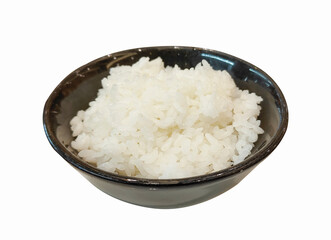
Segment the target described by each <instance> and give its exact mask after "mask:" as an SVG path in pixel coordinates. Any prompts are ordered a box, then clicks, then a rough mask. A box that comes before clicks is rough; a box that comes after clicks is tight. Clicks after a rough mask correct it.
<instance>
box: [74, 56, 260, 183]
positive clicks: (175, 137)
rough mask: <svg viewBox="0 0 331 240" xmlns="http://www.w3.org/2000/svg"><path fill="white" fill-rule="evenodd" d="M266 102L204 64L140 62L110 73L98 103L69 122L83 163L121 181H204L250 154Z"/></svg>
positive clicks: (142, 59) (115, 68) (97, 99)
mask: <svg viewBox="0 0 331 240" xmlns="http://www.w3.org/2000/svg"><path fill="white" fill-rule="evenodd" d="M261 101H262V98H261V97H259V96H257V95H256V94H255V93H249V92H248V91H247V90H243V91H242V90H240V89H238V88H237V87H236V85H235V83H234V81H233V79H232V78H231V76H230V75H229V74H228V73H227V72H226V71H216V70H213V69H212V67H211V66H210V65H209V64H208V63H207V61H205V60H203V61H202V62H201V63H199V64H198V65H197V66H196V67H195V68H191V69H185V70H182V69H180V68H179V67H178V66H175V67H166V68H165V67H164V64H163V62H162V60H161V58H157V59H155V60H152V61H149V58H146V57H143V58H141V59H140V60H139V61H138V62H137V63H136V64H134V65H132V66H119V67H114V68H111V69H110V75H109V76H108V77H107V78H104V79H102V88H101V89H100V90H99V92H98V96H97V98H96V99H95V100H94V101H92V102H90V104H89V105H90V107H89V108H88V109H87V110H85V111H79V112H78V113H77V116H75V117H74V118H73V119H72V120H71V122H70V124H71V129H72V132H73V136H74V137H76V138H75V140H74V141H72V143H71V145H72V147H73V148H74V149H76V150H77V151H78V152H79V156H80V157H81V158H82V159H84V160H85V161H87V162H89V163H92V164H95V165H96V166H97V167H98V168H100V169H103V170H105V171H109V172H113V173H117V174H123V175H128V176H136V177H143V178H154V179H156V178H159V179H166V178H182V177H190V176H195V175H201V174H206V173H210V172H213V171H218V170H221V169H224V168H227V167H230V166H231V165H233V164H237V163H239V162H241V161H243V160H244V159H245V158H246V157H247V156H248V155H249V154H250V152H251V149H252V148H253V146H254V142H255V141H256V140H257V138H258V134H261V133H263V130H262V129H261V128H260V127H259V126H260V121H259V120H257V117H258V115H259V114H260V109H261V107H260V106H259V105H258V104H259V103H260V102H261Z"/></svg>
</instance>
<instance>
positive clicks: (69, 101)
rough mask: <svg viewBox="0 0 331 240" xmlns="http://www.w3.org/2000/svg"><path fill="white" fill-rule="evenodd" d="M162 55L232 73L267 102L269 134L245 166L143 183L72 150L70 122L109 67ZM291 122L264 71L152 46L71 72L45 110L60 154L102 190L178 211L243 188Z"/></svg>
mask: <svg viewBox="0 0 331 240" xmlns="http://www.w3.org/2000/svg"><path fill="white" fill-rule="evenodd" d="M143 56H148V57H150V58H151V59H154V58H156V57H159V56H160V57H161V58H162V59H163V61H164V63H165V65H166V66H174V65H175V64H177V65H178V66H179V67H181V68H191V67H195V66H196V65H197V64H198V63H199V62H201V60H203V59H205V60H207V61H208V62H209V64H210V65H211V66H212V67H213V68H214V69H216V70H227V71H228V72H229V73H230V74H231V76H232V77H233V78H234V80H235V82H236V84H237V86H238V87H239V88H241V89H248V90H249V91H252V92H255V93H256V94H257V95H260V96H261V97H262V98H263V99H264V100H263V102H262V104H261V107H262V110H261V114H260V116H259V119H260V120H261V127H262V128H263V129H264V131H265V132H264V133H263V134H262V135H259V138H258V141H257V142H256V143H255V147H254V148H253V150H252V153H251V154H250V155H249V156H248V157H247V158H246V159H245V160H244V161H243V162H241V163H240V164H237V165H234V166H232V167H230V168H227V169H224V170H221V171H218V172H213V173H210V174H206V175H201V176H194V177H189V178H181V179H165V180H157V179H142V178H135V177H127V176H120V175H116V174H113V173H109V172H105V171H102V170H100V169H97V168H95V167H94V166H92V165H90V164H88V163H86V162H84V161H82V160H81V159H80V158H79V157H78V156H77V152H76V151H75V150H73V149H72V148H71V147H70V142H71V141H72V140H73V138H72V135H71V130H70V126H69V121H70V119H71V118H72V117H74V116H75V115H76V113H77V111H78V110H82V109H86V108H87V107H88V103H89V102H90V101H91V100H93V99H94V98H95V97H96V95H97V91H98V89H99V88H100V87H101V81H100V80H101V79H102V78H104V77H106V76H107V75H108V74H109V69H110V68H112V67H116V66H120V65H132V64H134V63H135V62H137V61H138V60H139V58H140V57H143ZM287 124H288V109H287V104H286V101H285V98H284V96H283V94H282V92H281V90H280V89H279V87H278V86H277V84H276V83H275V82H274V81H273V80H272V79H271V77H269V76H268V75H267V74H266V73H265V72H263V71H262V70H261V69H259V68H258V67H256V66H254V65H252V64H250V63H248V62H246V61H243V60H241V59H239V58H237V57H234V56H231V55H228V54H225V53H222V52H219V51H214V50H209V49H202V48H195V47H173V46H171V47H146V48H139V49H131V50H126V51H121V52H117V53H113V54H109V55H107V56H104V57H101V58H98V59H96V60H94V61H92V62H90V63H88V64H86V65H84V66H82V67H80V68H78V69H76V70H75V71H73V72H72V73H71V74H69V75H68V76H67V77H66V78H65V79H64V80H63V81H62V82H60V84H59V85H58V86H57V87H56V88H55V89H54V91H53V92H52V93H51V94H50V96H49V98H48V99H47V101H46V103H45V106H44V112H43V126H44V130H45V133H46V136H47V138H48V140H49V142H50V144H51V145H52V147H53V148H54V149H55V151H56V152H58V154H59V155H61V157H62V158H64V159H65V160H66V161H67V162H68V163H69V164H70V165H71V166H73V167H74V168H75V169H76V170H77V171H79V172H80V173H81V174H82V175H83V176H84V177H85V178H86V179H87V180H89V181H90V182H91V183H92V184H93V185H94V186H96V187H97V188H99V189H100V190H101V191H103V192H105V193H107V194H109V195H111V196H113V197H115V198H117V199H120V200H123V201H125V202H129V203H132V204H136V205H140V206H146V207H152V208H178V207H184V206H189V205H193V204H197V203H200V202H203V201H206V200H208V199H211V198H213V197H216V196H218V195H220V194H222V193H224V192H226V191H227V190H229V189H230V188H232V187H234V186H235V185H237V184H238V183H239V182H240V181H241V180H242V179H243V178H244V177H245V176H247V174H248V173H250V172H251V171H252V170H253V169H254V168H255V167H256V166H257V165H258V164H259V163H261V162H262V161H263V160H264V159H265V158H266V157H267V156H268V155H269V154H270V153H271V152H272V151H273V150H274V149H275V148H276V147H277V145H278V144H279V143H280V141H281V140H282V138H283V136H284V134H285V132H286V129H287Z"/></svg>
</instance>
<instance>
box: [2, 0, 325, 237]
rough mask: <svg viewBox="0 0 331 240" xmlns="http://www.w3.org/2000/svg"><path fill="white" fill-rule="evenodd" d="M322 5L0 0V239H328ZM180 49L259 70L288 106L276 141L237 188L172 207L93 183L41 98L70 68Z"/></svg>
mask: <svg viewBox="0 0 331 240" xmlns="http://www.w3.org/2000/svg"><path fill="white" fill-rule="evenodd" d="M327 3H328V1H317V0H315V1H274V2H271V1H260V2H258V1H208V0H203V1H186V2H185V1H179V0H177V1H172V0H167V1H144V0H138V1H131V2H130V1H124V0H121V1H119V0H118V1H110V0H109V1H69V0H68V1H52V2H51V1H35V0H29V1H6V2H5V1H1V3H0V25H1V28H0V35H1V36H0V43H1V44H0V61H1V62H0V63H1V65H0V66H1V85H0V86H1V94H0V97H1V110H2V113H1V117H0V121H1V131H0V141H1V152H2V156H1V166H0V169H1V174H0V184H1V188H0V191H1V197H0V239H107V238H108V239H115V238H116V239H216V238H219V239H254V240H257V239H331V230H330V225H331V224H330V222H331V217H330V216H331V207H330V202H331V197H330V191H331V188H330V183H331V174H330V171H331V164H330V161H331V159H330V143H331V141H330V133H331V131H330V121H331V118H330V114H329V112H330V103H331V102H330V95H331V94H330V87H331V84H330V81H331V80H330V69H331V64H330V55H331V47H330V43H331V37H330V32H331V27H330V25H331V17H330V7H329V4H327ZM157 45H179V46H180V45H184V46H195V47H205V48H210V49H215V50H219V51H223V52H226V53H229V54H232V55H235V56H237V57H239V58H242V59H244V60H247V61H249V62H251V63H253V64H254V65H256V66H258V67H260V68H261V69H263V70H264V71H265V72H267V73H268V74H269V75H270V76H271V77H272V78H273V79H274V80H275V81H276V82H277V83H278V85H279V86H280V88H281V89H282V90H283V93H284V95H285V97H286V99H287V102H288V106H289V113H290V122H289V127H288V131H287V133H286V135H285V137H284V139H283V141H282V142H281V144H280V145H279V147H278V148H277V149H276V150H275V151H274V152H273V153H272V154H271V156H270V157H268V158H267V159H266V160H265V161H264V162H263V163H262V164H260V165H259V166H258V167H257V168H256V169H255V170H254V171H253V172H252V173H251V174H250V175H249V176H248V177H247V178H245V179H244V180H243V181H242V182H241V183H240V184H239V185H237V186H236V187H235V188H233V189H231V190H230V191H228V192H226V193H225V194H223V195H221V196H219V197H217V198H214V199H212V200H210V201H207V202H204V203H201V204H198V205H195V206H192V207H187V208H181V209H172V210H158V209H149V208H144V207H138V206H134V205H131V204H127V203H124V202H121V201H119V200H116V199H114V198H112V197H109V196H108V195H106V194H104V193H102V192H101V191H99V190H98V189H96V188H95V187H94V186H92V185H91V184H90V183H89V182H88V181H86V180H85V179H84V178H83V177H82V176H81V175H80V174H79V173H78V172H76V171H75V170H74V169H73V168H72V167H70V166H69V165H68V164H67V163H66V162H65V161H64V160H63V159H62V158H61V157H60V156H59V155H58V154H57V153H56V152H55V151H54V150H53V149H52V148H51V146H50V144H49V143H48V141H47V139H46V136H45V134H44V132H43V127H42V111H43V105H44V103H45V101H46V99H47V97H48V96H49V94H50V93H51V92H52V91H53V89H54V88H55V87H56V85H57V84H58V83H59V82H60V81H61V80H62V79H63V78H64V77H65V76H67V75H68V74H69V73H70V72H72V71H73V70H75V69H76V68H78V67H80V66H81V65H83V64H85V63H87V62H89V61H91V60H94V59H96V58H98V57H101V56H104V55H106V54H108V53H113V52H116V51H120V50H125V49H130V48H136V47H145V46H157Z"/></svg>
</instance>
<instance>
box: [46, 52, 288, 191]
mask: <svg viewBox="0 0 331 240" xmlns="http://www.w3.org/2000/svg"><path fill="white" fill-rule="evenodd" d="M155 49H158V50H159V51H162V50H169V49H179V50H180V49H186V50H195V51H202V52H206V53H209V54H213V55H222V57H227V58H231V59H234V60H236V61H239V62H241V63H243V64H245V65H248V66H249V67H252V68H254V70H255V71H257V72H259V73H261V74H262V75H264V76H265V77H266V78H267V79H268V80H269V81H270V82H272V84H273V86H274V88H275V90H276V92H277V95H278V96H279V101H280V103H281V104H280V116H281V117H280V124H279V127H278V129H277V132H276V133H275V135H274V136H273V137H272V138H271V139H270V142H269V143H267V144H266V145H264V146H263V147H262V148H261V149H259V150H258V151H257V152H255V153H254V154H252V155H249V156H248V157H247V158H246V159H245V160H244V161H242V162H241V163H238V164H235V165H233V166H231V167H228V168H226V169H222V170H219V171H215V172H212V173H208V174H205V175H197V176H192V177H186V178H172V179H148V178H139V177H130V176H124V175H118V174H115V173H111V172H107V171H104V170H101V169H98V168H96V167H93V166H92V165H90V164H88V163H86V162H84V161H83V160H82V159H80V158H78V157H76V156H75V155H74V154H73V153H71V152H70V151H69V150H68V149H67V148H66V147H65V146H63V144H61V142H60V141H59V140H58V139H57V137H56V134H55V133H54V132H53V131H52V129H51V127H50V122H51V113H50V108H51V106H52V103H53V101H54V99H55V98H56V97H57V96H58V94H59V93H60V92H61V91H60V90H61V89H62V88H63V87H65V85H66V84H65V83H66V82H67V81H69V80H70V77H71V76H72V74H77V73H78V72H80V71H81V70H83V69H86V67H87V66H89V65H91V64H95V63H97V62H100V61H103V60H105V59H107V58H109V57H111V56H113V55H116V54H123V53H129V52H138V51H139V52H141V51H148V50H155ZM287 126H288V107H287V103H286V100H285V97H284V95H283V93H282V91H281V89H280V88H279V87H278V85H277V84H276V82H275V81H274V80H273V79H272V78H271V77H270V76H269V75H268V74H267V73H265V72H264V71H263V70H261V69H260V68H258V67H256V66H254V65H253V64H251V63H249V62H247V61H245V60H242V59H240V58H238V57H235V56H233V55H230V54H227V53H224V52H220V51H217V50H212V49H207V48H200V47H188V46H152V47H141V48H133V49H128V50H123V51H118V52H115V53H111V54H108V55H105V56H103V57H100V58H97V59H95V60H93V61H91V62H89V63H87V64H85V65H83V66H81V67H79V68H77V69H76V70H74V71H72V72H71V73H70V74H69V75H67V76H66V77H65V78H64V79H63V80H62V81H61V82H60V83H59V84H58V85H57V86H56V88H55V89H54V90H53V91H52V93H51V94H50V96H49V97H48V99H47V101H46V102H45V105H44V109H43V128H44V131H45V134H46V137H47V139H48V141H49V143H50V144H51V146H52V147H53V148H54V150H55V151H56V152H57V153H58V154H59V155H60V156H61V157H62V158H64V159H65V160H66V161H67V162H68V163H69V164H70V165H71V166H73V167H75V168H77V169H78V170H81V171H82V172H84V173H87V174H88V175H92V176H94V177H97V178H101V179H104V180H107V181H112V182H117V183H123V184H134V185H140V186H154V187H155V186H157V187H171V186H179V185H190V184H196V183H205V182H209V181H213V180H219V179H224V178H228V177H230V176H234V175H237V174H239V173H241V172H243V171H245V170H247V169H249V168H251V167H253V166H255V165H257V164H259V163H260V162H261V161H263V160H264V159H265V158H266V157H267V156H268V155H270V154H271V152H272V151H273V150H274V149H275V148H276V147H277V146H278V144H279V143H280V141H281V140H282V139H283V137H284V135H285V132H286V130H287Z"/></svg>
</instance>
